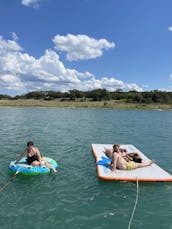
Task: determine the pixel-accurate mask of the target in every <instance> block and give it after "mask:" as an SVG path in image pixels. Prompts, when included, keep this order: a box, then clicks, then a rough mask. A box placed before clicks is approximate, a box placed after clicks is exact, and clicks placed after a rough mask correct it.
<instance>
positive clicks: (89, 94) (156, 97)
mask: <svg viewBox="0 0 172 229" xmlns="http://www.w3.org/2000/svg"><path fill="white" fill-rule="evenodd" d="M0 99H13V100H15V99H43V100H54V99H60V100H61V101H65V100H79V101H86V100H91V101H108V100H119V101H121V102H128V103H147V104H148V103H165V104H171V103H172V92H167V91H159V90H154V91H145V92H138V91H127V92H124V91H122V90H121V89H117V90H116V91H114V92H109V91H107V90H106V89H95V90H92V91H86V92H85V91H79V90H70V91H68V92H59V91H33V92H29V93H27V94H24V95H16V96H14V97H12V96H9V95H3V94H0Z"/></svg>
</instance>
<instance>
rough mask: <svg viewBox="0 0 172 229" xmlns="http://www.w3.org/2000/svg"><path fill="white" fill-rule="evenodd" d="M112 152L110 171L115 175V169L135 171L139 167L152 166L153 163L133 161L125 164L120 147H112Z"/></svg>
mask: <svg viewBox="0 0 172 229" xmlns="http://www.w3.org/2000/svg"><path fill="white" fill-rule="evenodd" d="M113 148H114V151H113V153H112V166H111V169H112V171H114V173H116V168H118V169H121V170H132V169H137V168H141V167H146V166H150V165H152V163H153V161H149V162H147V163H144V162H142V163H137V162H134V161H129V162H127V161H126V160H125V159H124V158H123V156H122V155H121V152H120V145H114V147H113Z"/></svg>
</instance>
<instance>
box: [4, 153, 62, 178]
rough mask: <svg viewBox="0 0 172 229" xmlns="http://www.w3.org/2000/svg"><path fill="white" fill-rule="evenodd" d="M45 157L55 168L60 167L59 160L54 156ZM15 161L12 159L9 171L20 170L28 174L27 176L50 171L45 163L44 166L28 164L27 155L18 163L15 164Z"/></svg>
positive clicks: (23, 173)
mask: <svg viewBox="0 0 172 229" xmlns="http://www.w3.org/2000/svg"><path fill="white" fill-rule="evenodd" d="M43 158H44V159H45V160H46V161H47V162H48V163H49V164H51V166H53V167H54V168H55V169H57V168H58V164H57V162H56V161H55V160H53V159H52V158H49V157H43ZM14 163H15V161H12V162H11V163H10V164H9V166H8V169H9V171H11V172H13V173H16V172H19V173H20V174H22V175H26V176H37V175H41V174H46V173H50V169H49V168H47V167H46V166H45V165H43V166H31V165H28V163H27V161H26V157H23V158H22V159H21V160H20V161H19V162H18V163H17V164H14Z"/></svg>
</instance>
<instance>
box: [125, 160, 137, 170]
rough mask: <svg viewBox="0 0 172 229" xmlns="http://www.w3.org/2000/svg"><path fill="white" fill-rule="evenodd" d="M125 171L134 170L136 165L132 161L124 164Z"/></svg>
mask: <svg viewBox="0 0 172 229" xmlns="http://www.w3.org/2000/svg"><path fill="white" fill-rule="evenodd" d="M126 168H127V170H131V169H136V168H137V164H136V163H135V162H134V161H129V162H127V163H126Z"/></svg>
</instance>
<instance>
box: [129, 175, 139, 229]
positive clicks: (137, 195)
mask: <svg viewBox="0 0 172 229" xmlns="http://www.w3.org/2000/svg"><path fill="white" fill-rule="evenodd" d="M136 184H137V193H136V200H135V204H134V208H133V212H132V215H131V217H130V221H129V224H128V229H130V227H131V223H132V220H133V217H134V213H135V210H136V206H137V202H138V198H139V181H138V178H137V181H136Z"/></svg>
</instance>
